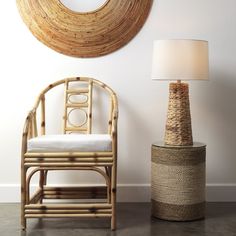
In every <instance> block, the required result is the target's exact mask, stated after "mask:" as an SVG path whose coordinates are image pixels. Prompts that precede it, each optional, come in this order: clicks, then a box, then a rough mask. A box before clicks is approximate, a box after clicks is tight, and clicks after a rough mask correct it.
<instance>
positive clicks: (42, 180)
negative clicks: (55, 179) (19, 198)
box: [39, 170, 46, 204]
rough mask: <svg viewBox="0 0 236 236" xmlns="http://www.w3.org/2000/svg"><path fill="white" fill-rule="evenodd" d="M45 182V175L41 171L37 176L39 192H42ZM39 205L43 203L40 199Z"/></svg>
mask: <svg viewBox="0 0 236 236" xmlns="http://www.w3.org/2000/svg"><path fill="white" fill-rule="evenodd" d="M45 181H46V173H45V171H44V170H41V171H40V174H39V188H40V189H41V190H43V185H44V183H45ZM39 203H40V204H42V203H43V199H42V198H41V199H40V201H39Z"/></svg>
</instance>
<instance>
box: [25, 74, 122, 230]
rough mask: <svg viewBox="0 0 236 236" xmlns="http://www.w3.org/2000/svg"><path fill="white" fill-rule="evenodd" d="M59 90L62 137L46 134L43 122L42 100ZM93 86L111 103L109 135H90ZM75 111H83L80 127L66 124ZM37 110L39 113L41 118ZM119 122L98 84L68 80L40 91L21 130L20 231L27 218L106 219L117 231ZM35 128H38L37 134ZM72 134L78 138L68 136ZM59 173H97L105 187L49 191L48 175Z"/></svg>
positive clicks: (114, 106) (110, 92)
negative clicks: (33, 185) (33, 184)
mask: <svg viewBox="0 0 236 236" xmlns="http://www.w3.org/2000/svg"><path fill="white" fill-rule="evenodd" d="M59 85H64V94H65V96H64V97H65V98H64V101H65V102H64V117H63V134H57V135H48V134H47V132H46V120H45V117H46V116H45V97H46V96H45V95H47V92H48V91H49V90H51V89H52V88H54V87H56V86H59ZM95 87H99V88H100V90H101V91H102V92H106V93H107V94H108V95H109V98H110V111H109V118H108V119H107V120H108V131H107V134H92V121H93V119H92V114H93V112H92V111H93V109H92V108H93V106H92V104H93V102H94V100H95V99H93V91H94V90H95ZM72 96H74V97H76V96H81V97H83V99H82V100H81V98H80V101H74V98H73V99H71V98H72ZM56 105H57V106H58V104H56ZM59 105H60V104H59ZM39 107H41V109H40V108H39ZM38 108H39V109H38ZM75 109H80V110H83V112H84V113H85V120H84V122H83V123H82V124H80V125H78V126H76V125H74V124H72V123H71V122H70V120H69V116H70V113H71V111H72V110H75ZM38 110H40V111H39V115H38V114H37V113H38ZM40 113H41V115H40ZM40 117H41V118H40ZM117 118H118V104H117V98H116V95H115V93H114V92H113V90H112V89H111V88H109V87H108V86H107V85H105V84H104V83H102V82H100V81H98V80H94V79H90V78H84V77H77V78H69V79H64V80H60V81H57V82H55V83H53V84H51V85H49V86H48V87H47V88H46V89H44V90H43V91H42V93H41V94H40V95H39V97H38V99H37V101H36V104H35V106H34V108H33V109H32V110H31V111H30V112H29V115H28V116H27V119H26V122H25V126H24V131H23V139H22V159H21V224H22V229H26V220H27V219H28V218H54V217H55V218H59V217H60V218H63V217H106V218H110V220H111V229H112V230H115V228H116V179H117ZM38 119H41V120H38ZM93 123H94V121H93ZM37 126H39V127H40V132H38V129H37ZM74 132H75V133H77V134H71V133H74ZM39 133H40V134H39ZM78 133H79V134H78ZM59 170H68V171H70V170H78V171H80V170H86V171H87V170H88V171H95V172H97V173H99V174H100V175H101V176H103V177H104V179H105V183H106V184H104V186H101V185H99V186H98V185H97V186H88V187H84V186H83V187H81V186H80V187H79V186H78V187H62V186H56V187H50V186H49V185H48V184H47V175H48V173H49V172H50V171H59ZM36 173H39V187H38V189H37V191H35V192H34V193H33V194H30V182H31V179H32V177H33V176H34V174H36ZM45 199H55V201H56V203H51V202H48V201H45ZM56 199H57V200H56ZM58 199H80V201H77V202H74V203H72V202H70V201H68V202H66V203H65V202H63V203H61V202H60V203H59V202H58ZM81 199H84V201H82V200H81ZM88 199H93V201H92V202H91V201H88ZM97 199H99V200H97ZM101 199H103V201H101Z"/></svg>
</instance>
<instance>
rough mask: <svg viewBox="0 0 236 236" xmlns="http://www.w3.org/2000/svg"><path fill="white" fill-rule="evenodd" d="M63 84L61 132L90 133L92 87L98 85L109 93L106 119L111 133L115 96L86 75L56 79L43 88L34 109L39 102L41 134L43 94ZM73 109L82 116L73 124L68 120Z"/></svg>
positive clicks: (111, 91)
mask: <svg viewBox="0 0 236 236" xmlns="http://www.w3.org/2000/svg"><path fill="white" fill-rule="evenodd" d="M61 84H64V114H63V132H64V134H66V133H72V132H76V133H87V134H90V133H91V131H92V116H93V112H92V104H93V102H92V100H93V91H94V87H95V86H98V87H100V88H102V89H103V90H105V91H106V92H107V94H108V95H109V99H110V111H109V119H108V133H111V127H112V118H113V116H114V112H117V109H118V108H117V106H118V105H117V98H116V94H115V93H114V91H113V90H112V89H111V88H110V87H109V86H107V85H106V84H104V83H102V82H101V81H99V80H95V79H92V78H87V77H75V78H68V79H64V80H60V81H57V82H55V83H53V84H50V85H49V86H48V87H47V88H46V89H44V90H43V91H42V92H41V93H40V95H39V97H38V99H37V102H36V104H35V107H34V109H35V110H36V109H37V107H38V106H39V104H41V135H44V134H45V132H46V130H45V127H46V121H45V94H46V93H47V92H48V91H49V90H51V89H52V88H54V87H56V86H58V85H61ZM75 110H79V111H80V113H81V115H82V116H83V119H82V121H81V122H80V124H74V123H73V122H71V120H70V116H71V115H72V113H73V112H74V111H75Z"/></svg>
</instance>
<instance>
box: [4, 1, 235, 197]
mask: <svg viewBox="0 0 236 236" xmlns="http://www.w3.org/2000/svg"><path fill="white" fill-rule="evenodd" d="M0 29H1V38H0V42H1V43H0V60H1V64H0V65H1V67H0V75H1V85H0V86H1V92H0V103H1V116H0V140H1V142H0V151H1V155H0V163H1V164H0V201H17V200H18V199H19V183H20V144H21V131H22V127H23V122H24V118H25V116H26V114H27V111H28V110H30V108H31V107H32V105H33V103H34V99H35V97H36V95H37V94H38V93H39V92H40V90H41V89H42V88H44V87H45V86H46V85H48V84H49V83H51V82H54V81H56V80H58V79H61V78H64V77H68V76H81V75H84V76H91V77H94V78H97V79H99V80H102V81H104V82H105V83H107V84H108V85H110V86H111V87H112V88H113V89H114V90H115V91H116V92H117V94H118V97H119V104H120V119H119V167H118V174H119V178H118V179H119V181H118V183H119V186H120V199H121V200H125V201H128V200H133V199H134V198H132V199H129V197H131V196H135V200H136V201H144V200H145V201H148V200H149V191H148V190H149V184H150V147H151V143H152V142H154V141H155V140H161V139H162V138H163V133H164V125H165V117H166V110H167V100H168V83H167V82H155V81H152V80H151V57H152V43H153V40H155V39H166V38H197V39H206V40H208V41H209V50H210V73H211V80H210V82H190V86H191V88H190V90H191V91H190V92H191V111H192V123H193V135H194V139H195V140H198V141H202V142H205V143H207V184H208V199H209V200H215V201H217V200H236V171H235V170H236V157H235V144H236V141H235V140H236V125H235V121H236V105H235V100H236V69H235V67H236V60H235V54H236V44H235V42H236V31H235V29H236V1H235V0H227V1H225V0H214V1H212V0H197V1H196V0H159V1H157V0H154V5H153V8H152V11H151V14H150V16H149V18H148V20H147V22H146V24H145V26H144V28H143V29H142V31H141V32H140V33H139V34H138V35H137V36H136V37H135V38H134V39H133V40H132V41H131V42H130V43H129V44H128V45H127V46H125V47H124V48H122V49H121V50H118V51H117V52H115V53H112V54H110V55H107V56H104V57H101V58H94V59H78V58H71V57H68V56H64V55H61V54H58V53H57V52H54V51H52V50H51V49H49V48H47V47H46V46H44V45H43V44H41V43H39V42H38V41H37V40H36V39H35V38H34V37H33V36H32V34H31V33H30V32H29V30H28V29H27V28H26V26H25V25H24V24H23V22H22V20H21V18H20V16H19V14H18V12H17V9H16V6H15V1H13V0H11V1H5V2H4V8H3V10H2V12H1V14H0ZM74 177H75V176H74ZM60 178H61V180H62V179H63V177H60ZM75 178H76V177H75ZM76 179H77V178H76ZM57 181H59V179H57V178H56V177H54V178H52V182H54V183H55V182H57ZM83 181H85V179H82V182H83ZM89 181H90V182H91V181H94V178H93V179H90V180H89ZM63 182H65V181H64V180H63ZM136 191H138V192H136ZM132 194H133V195H132Z"/></svg>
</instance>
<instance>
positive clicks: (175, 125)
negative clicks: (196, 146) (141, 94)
mask: <svg viewBox="0 0 236 236" xmlns="http://www.w3.org/2000/svg"><path fill="white" fill-rule="evenodd" d="M165 143H166V144H168V145H192V144H193V139H192V127H191V116H190V107H189V92H188V84H186V83H170V87H169V105H168V114H167V122H166V132H165Z"/></svg>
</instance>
